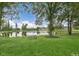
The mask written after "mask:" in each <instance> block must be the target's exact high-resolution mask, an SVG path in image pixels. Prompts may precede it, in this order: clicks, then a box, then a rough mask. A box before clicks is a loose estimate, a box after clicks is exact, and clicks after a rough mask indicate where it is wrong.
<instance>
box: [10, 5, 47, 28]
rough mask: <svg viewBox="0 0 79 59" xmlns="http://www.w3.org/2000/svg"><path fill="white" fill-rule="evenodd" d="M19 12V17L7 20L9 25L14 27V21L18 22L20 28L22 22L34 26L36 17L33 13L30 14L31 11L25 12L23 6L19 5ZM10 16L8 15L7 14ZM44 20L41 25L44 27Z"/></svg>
mask: <svg viewBox="0 0 79 59" xmlns="http://www.w3.org/2000/svg"><path fill="white" fill-rule="evenodd" d="M18 11H19V14H18V15H17V16H19V19H17V20H15V19H13V20H9V22H10V25H11V26H12V27H13V28H15V23H17V24H18V28H21V26H22V24H28V26H27V27H29V28H31V27H36V25H35V20H36V17H35V15H34V14H32V12H30V13H29V12H27V11H25V10H24V7H22V6H19V8H18ZM9 17H10V16H9ZM45 23H46V22H44V24H43V26H44V27H46V24H45Z"/></svg>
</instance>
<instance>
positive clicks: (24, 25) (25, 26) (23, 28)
mask: <svg viewBox="0 0 79 59" xmlns="http://www.w3.org/2000/svg"><path fill="white" fill-rule="evenodd" d="M27 25H28V24H23V25H22V35H23V36H26V30H27Z"/></svg>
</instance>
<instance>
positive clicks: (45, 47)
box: [0, 34, 79, 56]
mask: <svg viewBox="0 0 79 59" xmlns="http://www.w3.org/2000/svg"><path fill="white" fill-rule="evenodd" d="M0 55H1V56H72V55H79V34H73V35H71V36H68V35H62V36H60V37H58V38H49V37H45V36H40V37H16V38H8V37H0Z"/></svg>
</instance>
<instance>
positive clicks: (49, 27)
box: [48, 20, 54, 37]
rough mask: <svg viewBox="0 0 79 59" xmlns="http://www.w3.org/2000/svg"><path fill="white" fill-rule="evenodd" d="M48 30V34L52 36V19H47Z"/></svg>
mask: <svg viewBox="0 0 79 59" xmlns="http://www.w3.org/2000/svg"><path fill="white" fill-rule="evenodd" d="M48 30H49V32H48V33H49V36H50V37H52V36H53V33H52V31H53V30H54V27H53V24H52V20H50V21H49V25H48Z"/></svg>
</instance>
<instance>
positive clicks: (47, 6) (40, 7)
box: [24, 2, 60, 37]
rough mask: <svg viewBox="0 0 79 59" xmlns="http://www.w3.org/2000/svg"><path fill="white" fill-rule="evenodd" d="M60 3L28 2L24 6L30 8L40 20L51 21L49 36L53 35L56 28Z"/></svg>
mask: <svg viewBox="0 0 79 59" xmlns="http://www.w3.org/2000/svg"><path fill="white" fill-rule="evenodd" d="M59 4H60V3H56V2H44V3H43V2H42V3H36V2H35V3H29V6H28V4H27V3H26V4H25V5H24V6H25V7H26V8H27V9H28V10H30V11H31V12H32V13H33V14H35V16H36V17H37V18H38V19H40V20H46V21H48V22H49V24H48V30H49V31H48V33H49V36H50V37H52V36H53V34H52V31H53V30H54V18H55V13H56V12H57V10H58V6H59Z"/></svg>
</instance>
